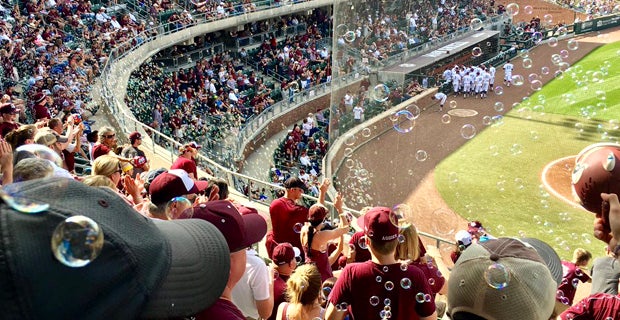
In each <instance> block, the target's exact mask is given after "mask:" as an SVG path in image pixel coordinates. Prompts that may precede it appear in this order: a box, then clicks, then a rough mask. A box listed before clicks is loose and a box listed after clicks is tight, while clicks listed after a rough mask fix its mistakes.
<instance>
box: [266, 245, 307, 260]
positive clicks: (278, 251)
mask: <svg viewBox="0 0 620 320" xmlns="http://www.w3.org/2000/svg"><path fill="white" fill-rule="evenodd" d="M297 257H301V251H299V249H298V248H297V247H293V245H292V244H290V243H288V242H283V243H280V244H278V245H277V246H276V247H275V248H273V253H272V257H271V259H272V260H273V263H275V264H277V265H280V266H281V265H283V264H287V263H289V262H291V260H293V259H295V258H297Z"/></svg>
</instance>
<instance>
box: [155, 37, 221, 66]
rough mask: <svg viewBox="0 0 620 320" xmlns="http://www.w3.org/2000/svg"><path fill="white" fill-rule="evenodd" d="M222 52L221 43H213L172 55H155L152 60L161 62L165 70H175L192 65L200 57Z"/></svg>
mask: <svg viewBox="0 0 620 320" xmlns="http://www.w3.org/2000/svg"><path fill="white" fill-rule="evenodd" d="M222 52H224V44H223V43H214V44H212V45H210V46H205V47H202V48H198V49H195V50H192V51H188V52H183V53H181V54H179V55H176V56H174V57H156V58H153V62H157V63H163V64H164V65H165V69H166V71H172V70H177V69H179V68H183V67H186V66H187V65H189V64H191V65H194V64H195V61H198V60H200V59H202V58H210V57H212V56H213V55H215V54H217V53H222Z"/></svg>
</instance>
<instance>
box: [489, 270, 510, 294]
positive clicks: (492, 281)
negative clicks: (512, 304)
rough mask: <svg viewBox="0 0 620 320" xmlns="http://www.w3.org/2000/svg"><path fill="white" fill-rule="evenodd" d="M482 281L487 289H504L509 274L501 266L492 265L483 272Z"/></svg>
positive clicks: (508, 279) (508, 280)
mask: <svg viewBox="0 0 620 320" xmlns="http://www.w3.org/2000/svg"><path fill="white" fill-rule="evenodd" d="M484 279H485V281H486V283H487V284H488V285H489V287H491V288H494V289H498V290H499V289H504V288H505V287H506V286H508V284H509V282H510V272H509V271H508V268H507V267H505V266H504V265H503V264H501V263H494V264H492V265H490V266H489V267H488V268H487V270H486V271H485V272H484Z"/></svg>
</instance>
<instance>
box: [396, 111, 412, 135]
mask: <svg viewBox="0 0 620 320" xmlns="http://www.w3.org/2000/svg"><path fill="white" fill-rule="evenodd" d="M394 116H395V118H396V120H395V121H393V122H394V130H396V131H397V132H400V133H408V132H411V130H413V127H414V126H415V118H414V116H413V114H412V113H411V112H410V111H409V110H400V111H398V112H396V113H395V115H394Z"/></svg>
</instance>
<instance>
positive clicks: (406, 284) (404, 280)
mask: <svg viewBox="0 0 620 320" xmlns="http://www.w3.org/2000/svg"><path fill="white" fill-rule="evenodd" d="M400 286H401V287H402V288H403V289H409V288H411V280H410V279H409V278H402V279H401V280H400Z"/></svg>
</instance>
